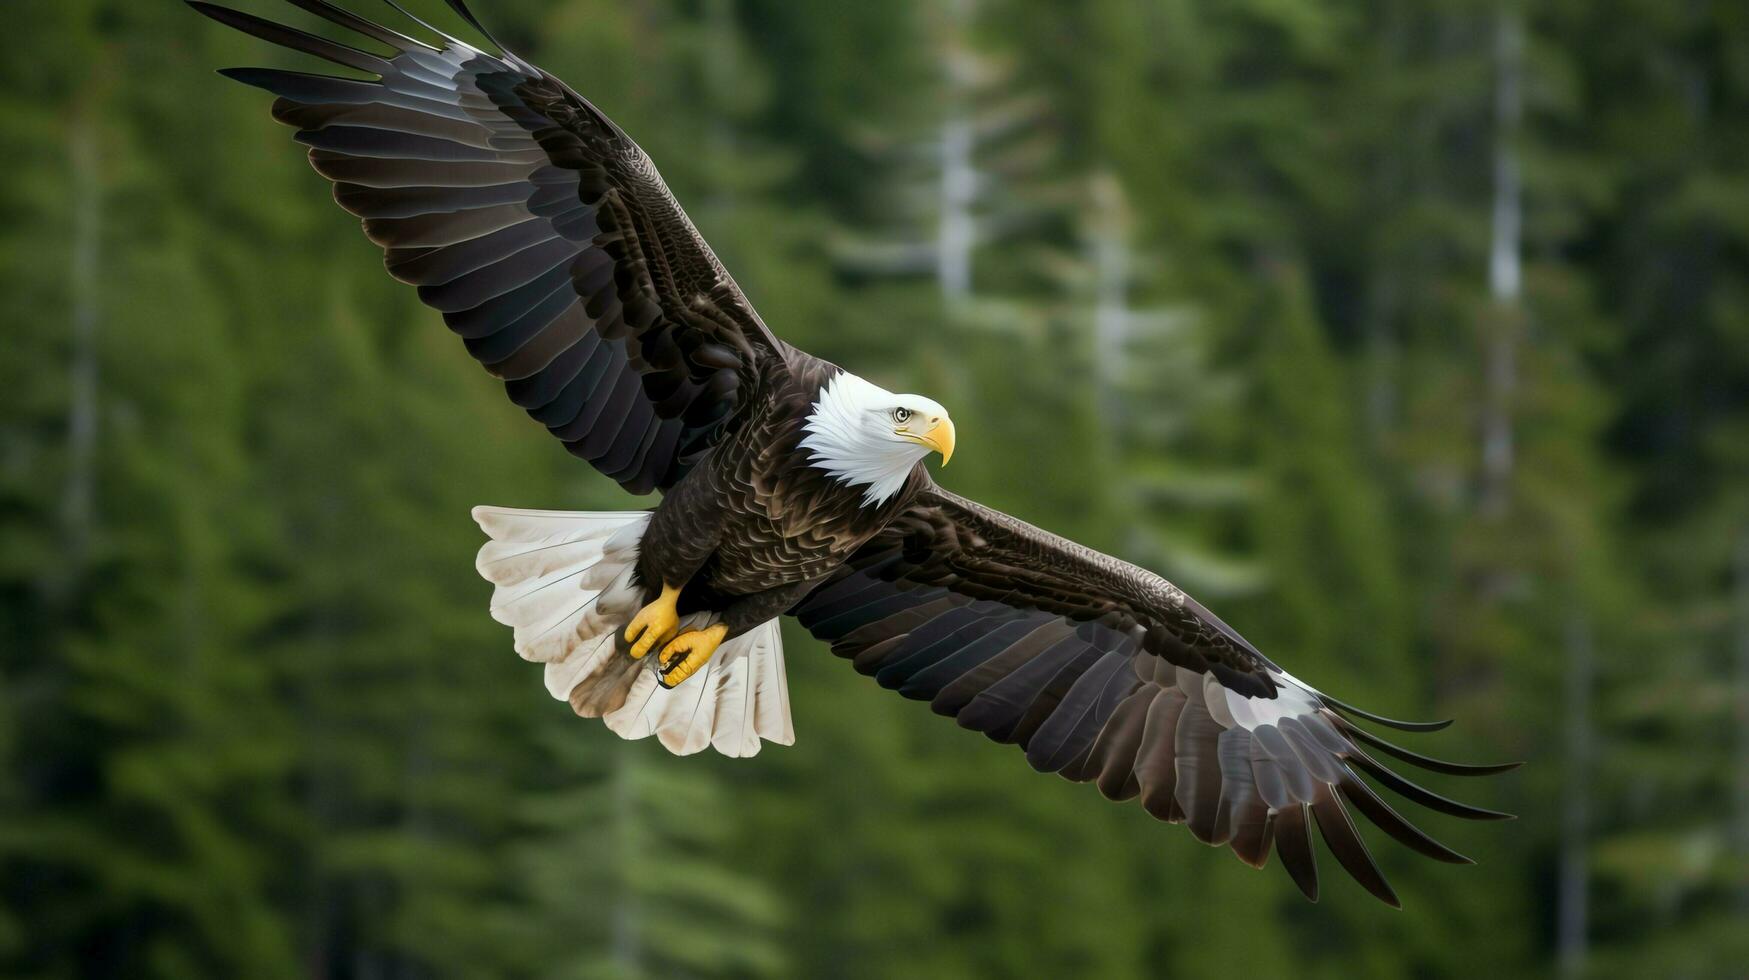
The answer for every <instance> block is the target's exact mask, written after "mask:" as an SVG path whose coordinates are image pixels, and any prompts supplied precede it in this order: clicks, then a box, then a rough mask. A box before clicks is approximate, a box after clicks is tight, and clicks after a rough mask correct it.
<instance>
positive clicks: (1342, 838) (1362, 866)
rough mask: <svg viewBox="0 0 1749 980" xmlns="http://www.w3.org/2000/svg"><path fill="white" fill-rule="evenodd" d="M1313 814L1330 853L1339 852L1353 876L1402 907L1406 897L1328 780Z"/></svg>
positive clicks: (1382, 898)
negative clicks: (1387, 875) (1369, 847)
mask: <svg viewBox="0 0 1749 980" xmlns="http://www.w3.org/2000/svg"><path fill="white" fill-rule="evenodd" d="M1312 817H1313V818H1314V819H1315V820H1316V821H1317V823H1318V832H1319V833H1320V834H1321V835H1322V836H1323V838H1324V843H1325V845H1326V846H1328V847H1329V848H1330V853H1331V854H1334V855H1336V861H1337V863H1338V864H1340V865H1342V867H1343V869H1344V870H1346V871H1347V872H1348V874H1349V876H1350V877H1352V878H1353V879H1354V880H1355V881H1357V882H1359V883H1360V887H1362V888H1365V889H1366V890H1367V891H1368V892H1369V893H1370V894H1371V895H1372V896H1373V897H1374V898H1376V899H1378V900H1379V901H1381V902H1384V903H1385V904H1386V905H1389V906H1390V907H1392V908H1394V909H1401V908H1402V907H1403V903H1402V901H1401V900H1400V899H1398V898H1397V892H1396V890H1395V889H1393V888H1392V887H1391V883H1390V881H1389V880H1387V879H1386V878H1385V873H1384V872H1383V871H1380V870H1379V866H1378V863H1377V862H1376V861H1374V860H1373V859H1372V852H1371V851H1369V850H1367V847H1366V841H1364V840H1362V839H1361V836H1360V831H1359V830H1358V829H1356V828H1355V826H1354V818H1353V817H1352V816H1350V815H1349V813H1348V808H1347V807H1345V806H1343V805H1342V798H1341V797H1339V796H1337V795H1336V793H1335V791H1334V790H1332V789H1331V788H1330V786H1329V785H1328V784H1325V785H1323V786H1320V787H1319V791H1318V799H1317V801H1316V802H1314V803H1313V804H1312Z"/></svg>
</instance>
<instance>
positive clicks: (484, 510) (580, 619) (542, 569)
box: [474, 507, 795, 756]
mask: <svg viewBox="0 0 1749 980" xmlns="http://www.w3.org/2000/svg"><path fill="white" fill-rule="evenodd" d="M474 520H475V521H477V522H478V523H479V525H480V528H481V529H482V530H484V531H485V532H486V534H487V535H488V536H489V537H490V538H491V539H492V540H490V541H488V542H487V543H486V545H485V546H484V547H482V548H481V549H480V554H479V558H478V559H477V560H476V561H475V563H474V567H475V568H477V569H478V570H479V572H480V574H481V575H482V576H484V577H485V579H486V580H487V581H488V582H491V583H492V584H493V585H494V586H495V588H494V589H493V592H492V618H493V619H495V620H497V621H498V622H500V623H503V624H505V625H506V626H509V627H511V628H512V630H513V631H514V646H515V649H516V652H517V653H518V654H519V655H521V656H522V658H523V659H525V660H532V661H535V662H537V663H543V664H545V665H546V668H545V670H546V686H547V691H548V692H549V693H551V694H552V696H553V697H555V698H557V699H559V700H561V701H569V702H570V703H571V707H572V709H573V710H575V711H576V712H577V713H578V714H580V715H582V716H584V717H587V718H594V717H600V718H602V720H603V721H605V722H606V723H607V727H608V728H609V729H611V730H612V731H613V732H614V733H615V734H618V735H620V736H621V737H623V738H644V737H646V736H649V735H655V736H656V737H657V740H658V741H660V742H661V743H662V745H663V746H664V747H665V748H667V749H668V750H669V751H670V752H674V753H676V754H678V755H690V754H691V753H694V752H699V751H702V750H703V749H704V748H705V747H706V746H712V747H714V748H715V749H716V750H717V751H718V752H721V753H722V754H723V755H727V756H749V755H753V754H755V753H757V752H758V751H759V746H760V740H761V739H764V740H766V741H770V742H777V743H778V744H780V745H789V744H791V743H793V742H794V741H795V729H794V727H793V725H792V724H791V722H790V713H789V689H788V684H787V681H786V679H785V676H784V668H783V640H782V637H781V635H780V634H779V631H778V625H777V620H775V619H774V620H771V621H769V622H766V623H764V624H762V625H760V626H758V627H756V628H755V629H753V630H751V631H749V632H747V633H744V634H742V635H741V636H737V637H735V638H734V639H731V640H729V641H727V642H725V643H724V644H723V645H722V646H720V647H718V648H717V652H716V654H715V655H714V656H712V657H711V659H710V660H709V661H708V662H707V663H706V664H705V666H704V667H703V668H702V669H701V670H700V671H699V672H698V673H697V674H696V675H694V676H692V677H690V678H688V679H687V680H685V681H683V682H682V683H681V684H680V685H679V686H678V687H676V688H674V689H673V690H665V689H663V688H662V687H661V686H660V685H658V684H657V683H656V673H655V670H654V666H655V662H656V658H655V657H653V656H652V657H648V658H646V659H645V660H643V661H642V662H640V661H636V660H632V659H631V658H630V657H628V656H626V655H625V654H624V653H621V652H619V650H618V649H617V648H616V647H615V645H614V639H615V636H616V634H617V633H618V632H619V631H620V630H622V629H624V627H625V625H626V624H627V623H628V622H630V621H631V618H632V616H634V615H635V614H636V613H637V611H638V601H639V598H640V595H639V591H638V589H637V588H636V587H635V586H633V584H632V576H633V570H634V568H635V566H636V565H637V559H638V543H639V541H640V540H641V539H642V537H643V533H644V529H645V527H647V526H648V524H649V521H650V515H649V513H648V512H645V511H630V512H624V513H611V512H610V513H602V512H595V513H589V512H568V511H553V510H512V509H510V508H506V507H475V508H474ZM714 620H715V617H714V616H712V615H710V614H706V613H695V614H692V615H689V616H687V617H686V618H685V619H683V620H682V622H681V628H682V629H697V628H700V627H704V626H708V625H710V624H711V623H712V622H713V621H714Z"/></svg>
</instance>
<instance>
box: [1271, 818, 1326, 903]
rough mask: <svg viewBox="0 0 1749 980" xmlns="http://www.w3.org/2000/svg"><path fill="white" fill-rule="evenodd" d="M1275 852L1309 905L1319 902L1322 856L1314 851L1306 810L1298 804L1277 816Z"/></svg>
mask: <svg viewBox="0 0 1749 980" xmlns="http://www.w3.org/2000/svg"><path fill="white" fill-rule="evenodd" d="M1275 850H1276V853H1278V854H1280V855H1281V866H1282V867H1283V868H1285V869H1287V874H1288V877H1289V878H1292V879H1293V882H1294V885H1295V886H1296V887H1298V888H1299V890H1300V894H1302V895H1304V896H1306V900H1307V901H1309V902H1316V901H1317V900H1318V857H1317V853H1316V852H1315V851H1313V850H1312V828H1311V825H1310V824H1309V823H1308V822H1307V821H1306V807H1305V805H1304V804H1295V805H1293V806H1290V807H1287V808H1286V809H1283V810H1280V811H1277V813H1276V815H1275Z"/></svg>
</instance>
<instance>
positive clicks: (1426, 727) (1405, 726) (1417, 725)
mask: <svg viewBox="0 0 1749 980" xmlns="http://www.w3.org/2000/svg"><path fill="white" fill-rule="evenodd" d="M1318 699H1319V700H1320V701H1322V702H1324V704H1325V705H1327V706H1329V707H1331V708H1334V709H1336V710H1338V711H1341V712H1343V713H1344V714H1350V715H1353V716H1355V717H1356V718H1364V719H1366V720H1367V721H1370V722H1373V723H1375V724H1379V725H1384V726H1386V727H1387V728H1395V729H1397V730H1398V731H1403V732H1437V731H1440V730H1442V729H1446V728H1450V727H1451V721H1452V720H1451V719H1450V718H1445V719H1442V720H1440V721H1400V720H1398V719H1396V718H1386V717H1385V716H1384V715H1375V714H1373V713H1372V712H1370V711H1365V710H1362V709H1360V708H1356V707H1355V706H1354V705H1352V704H1349V703H1347V702H1346V701H1338V700H1336V699H1335V698H1333V697H1331V696H1330V695H1328V694H1325V693H1323V692H1322V691H1320V692H1319V693H1318Z"/></svg>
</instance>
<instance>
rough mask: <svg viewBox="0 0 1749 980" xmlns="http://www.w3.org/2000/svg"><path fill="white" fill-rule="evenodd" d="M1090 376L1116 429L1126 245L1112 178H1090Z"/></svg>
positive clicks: (1125, 315)
mask: <svg viewBox="0 0 1749 980" xmlns="http://www.w3.org/2000/svg"><path fill="white" fill-rule="evenodd" d="M1093 208H1094V212H1095V218H1094V225H1093V228H1092V234H1091V236H1090V241H1089V243H1088V248H1089V251H1090V252H1091V253H1092V260H1093V289H1094V298H1093V344H1094V350H1093V375H1094V382H1095V385H1096V386H1097V388H1098V397H1099V409H1100V413H1101V414H1102V415H1103V416H1104V417H1105V419H1106V420H1107V421H1108V422H1109V423H1112V424H1111V425H1108V426H1107V429H1108V431H1109V430H1111V429H1113V428H1115V423H1116V422H1117V421H1118V413H1119V412H1121V411H1122V408H1123V399H1121V398H1118V397H1117V393H1116V390H1115V389H1116V387H1117V383H1118V374H1119V371H1118V369H1119V367H1120V366H1121V365H1122V364H1123V362H1124V356H1123V352H1124V345H1125V344H1126V343H1127V342H1128V339H1129V321H1130V310H1129V277H1130V244H1129V235H1128V231H1127V229H1126V228H1125V227H1124V218H1125V215H1124V200H1123V189H1122V187H1120V186H1119V184H1118V182H1117V179H1116V178H1115V177H1113V176H1112V175H1110V174H1100V175H1099V176H1097V177H1095V178H1094V179H1093Z"/></svg>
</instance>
